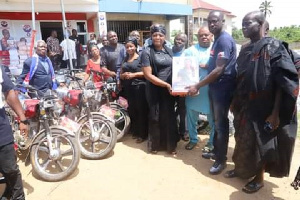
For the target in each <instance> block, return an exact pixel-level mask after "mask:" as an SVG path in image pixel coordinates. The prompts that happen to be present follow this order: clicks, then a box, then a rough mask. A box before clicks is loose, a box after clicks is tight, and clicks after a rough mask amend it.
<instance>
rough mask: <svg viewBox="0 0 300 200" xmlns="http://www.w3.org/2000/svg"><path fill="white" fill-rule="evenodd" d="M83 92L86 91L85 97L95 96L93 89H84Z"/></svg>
mask: <svg viewBox="0 0 300 200" xmlns="http://www.w3.org/2000/svg"><path fill="white" fill-rule="evenodd" d="M83 93H84V96H85V98H91V97H93V96H94V91H93V90H84V91H83Z"/></svg>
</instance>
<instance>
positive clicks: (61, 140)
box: [6, 85, 80, 181]
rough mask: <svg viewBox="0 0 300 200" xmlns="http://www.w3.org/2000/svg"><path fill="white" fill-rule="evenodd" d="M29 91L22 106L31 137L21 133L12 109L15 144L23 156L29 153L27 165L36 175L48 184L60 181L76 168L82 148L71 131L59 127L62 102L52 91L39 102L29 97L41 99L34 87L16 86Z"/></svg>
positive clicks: (17, 119)
mask: <svg viewBox="0 0 300 200" xmlns="http://www.w3.org/2000/svg"><path fill="white" fill-rule="evenodd" d="M17 87H18V88H23V89H25V90H26V93H25V94H21V96H22V97H23V98H22V100H21V102H22V103H23V108H24V110H25V116H26V118H27V119H28V120H29V121H30V125H29V133H28V137H27V138H24V137H23V136H22V134H21V133H20V131H19V118H18V117H17V116H15V114H14V112H13V111H12V110H11V109H8V108H6V112H7V114H8V116H9V119H10V121H11V124H12V129H13V132H14V138H15V144H16V146H17V149H18V150H20V151H21V152H22V151H23V152H24V151H25V150H28V154H27V156H26V160H25V165H28V164H29V161H30V162H31V165H32V168H33V170H34V172H36V174H37V175H38V176H39V177H40V178H41V179H43V180H45V181H61V180H63V179H65V178H67V177H68V176H70V175H71V174H72V173H73V172H74V171H75V170H76V168H77V166H78V164H79V159H80V148H79V145H78V143H77V141H76V139H75V135H74V133H73V132H72V131H70V130H68V129H66V128H65V127H63V126H61V125H59V123H58V122H59V120H58V118H59V115H60V113H61V112H62V110H63V105H62V102H61V101H60V100H59V99H58V98H57V97H56V96H55V95H53V94H52V92H51V91H50V90H49V91H47V92H46V93H45V95H44V96H43V97H41V98H40V99H31V98H29V95H28V94H29V93H33V94H35V96H39V95H38V91H37V90H36V89H35V88H33V87H32V86H24V85H17Z"/></svg>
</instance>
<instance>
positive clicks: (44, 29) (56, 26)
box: [40, 22, 64, 43]
mask: <svg viewBox="0 0 300 200" xmlns="http://www.w3.org/2000/svg"><path fill="white" fill-rule="evenodd" d="M40 27H41V34H42V40H44V41H46V40H47V38H48V37H49V36H50V35H51V31H52V30H56V32H57V39H58V40H59V43H60V42H61V41H63V39H64V33H63V28H62V22H40Z"/></svg>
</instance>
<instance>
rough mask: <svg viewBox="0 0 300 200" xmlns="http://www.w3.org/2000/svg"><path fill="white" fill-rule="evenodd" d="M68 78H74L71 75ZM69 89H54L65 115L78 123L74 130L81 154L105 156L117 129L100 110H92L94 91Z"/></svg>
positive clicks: (109, 149)
mask: <svg viewBox="0 0 300 200" xmlns="http://www.w3.org/2000/svg"><path fill="white" fill-rule="evenodd" d="M68 78H70V79H72V80H75V79H76V78H75V77H73V76H68ZM79 87H80V88H79V89H71V90H69V89H68V88H66V87H61V88H58V89H57V90H56V91H57V93H58V95H59V96H60V98H61V99H62V100H63V101H64V103H65V115H66V116H67V117H68V118H71V119H73V120H76V122H77V123H78V124H79V125H80V127H79V129H78V131H77V132H76V139H77V140H78V142H79V146H80V150H81V154H82V155H83V156H84V157H86V158H89V159H101V158H105V157H106V156H107V155H108V154H109V153H110V152H111V151H112V150H113V149H114V147H115V145H116V142H117V130H116V127H115V125H114V122H113V121H112V120H110V119H108V117H107V116H105V115H103V114H102V113H100V112H92V109H91V104H90V102H91V100H92V99H93V98H94V97H95V96H94V91H92V90H89V89H86V88H82V87H81V86H80V84H79Z"/></svg>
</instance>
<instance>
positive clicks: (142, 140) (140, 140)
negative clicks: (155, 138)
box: [135, 138, 145, 144]
mask: <svg viewBox="0 0 300 200" xmlns="http://www.w3.org/2000/svg"><path fill="white" fill-rule="evenodd" d="M144 141H145V139H143V138H138V139H137V140H136V141H135V142H136V143H138V144H139V143H142V142H144Z"/></svg>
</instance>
